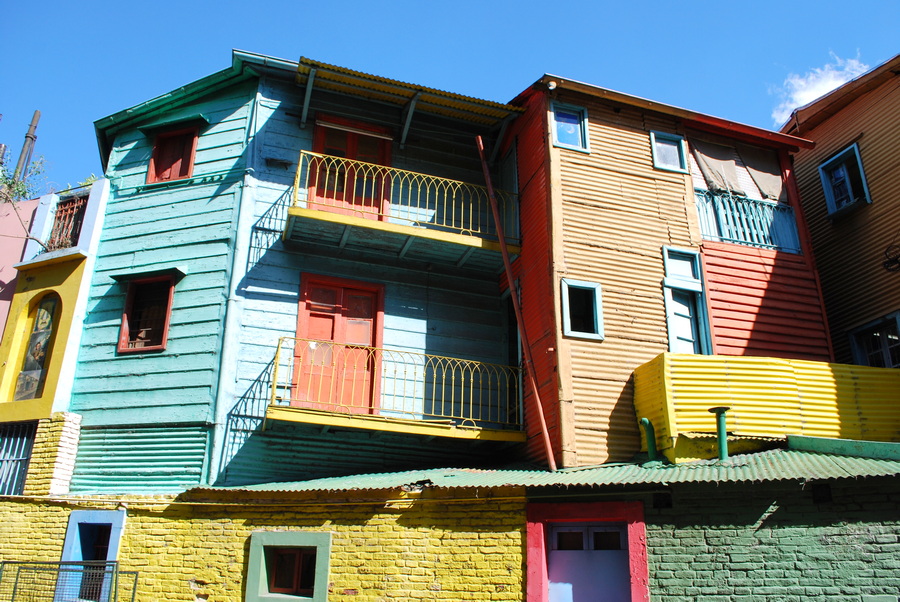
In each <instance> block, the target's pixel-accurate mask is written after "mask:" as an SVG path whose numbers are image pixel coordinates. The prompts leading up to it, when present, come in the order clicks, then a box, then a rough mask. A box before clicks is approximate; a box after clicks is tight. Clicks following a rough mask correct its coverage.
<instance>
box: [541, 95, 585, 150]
mask: <svg viewBox="0 0 900 602" xmlns="http://www.w3.org/2000/svg"><path fill="white" fill-rule="evenodd" d="M557 112H561V113H569V114H572V115H576V116H577V117H578V124H579V128H580V130H579V133H580V135H581V141H582V144H581V145H577V144H569V143H567V142H562V141H561V140H560V139H559V136H558V135H557V124H558V122H557V119H556V114H557ZM550 113H551V115H552V117H553V123H552V128H551V129H552V130H553V146H557V147H559V148H567V149H569V150H575V151H579V152H582V153H590V152H591V143H590V138H589V137H588V114H587V109H585V108H584V107H579V106H575V105H569V104H564V103H561V102H552V103H550Z"/></svg>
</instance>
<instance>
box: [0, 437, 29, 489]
mask: <svg viewBox="0 0 900 602" xmlns="http://www.w3.org/2000/svg"><path fill="white" fill-rule="evenodd" d="M37 425H38V423H37V422H10V423H7V424H3V425H0V495H22V492H23V491H25V477H26V475H27V474H28V463H29V462H30V461H31V450H32V448H33V447H34V436H35V434H36V433H37Z"/></svg>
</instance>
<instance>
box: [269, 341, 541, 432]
mask: <svg viewBox="0 0 900 602" xmlns="http://www.w3.org/2000/svg"><path fill="white" fill-rule="evenodd" d="M519 387H520V373H519V369H518V368H517V367H514V366H502V365H498V364H490V363H485V362H478V361H473V360H467V359H460V358H452V357H443V356H439V355H430V354H425V353H414V352H410V351H403V350H399V349H387V348H377V347H365V346H359V345H345V344H339V343H333V342H329V341H316V340H311V339H294V338H282V339H280V340H279V342H278V348H277V350H276V354H275V361H274V368H273V374H272V387H271V397H270V400H269V407H268V409H267V411H266V418H267V419H272V420H284V421H290V422H302V423H307V424H315V425H319V426H322V427H324V428H330V427H343V428H355V429H369V430H377V431H388V432H395V433H406V434H418V435H425V436H430V437H453V438H460V439H479V440H492V441H512V442H519V441H524V440H525V433H524V432H522V430H521V425H522V410H521V407H520V395H519V390H520V389H519Z"/></svg>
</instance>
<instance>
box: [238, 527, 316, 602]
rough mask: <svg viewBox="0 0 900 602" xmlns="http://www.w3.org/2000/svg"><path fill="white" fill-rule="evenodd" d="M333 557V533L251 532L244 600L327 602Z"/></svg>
mask: <svg viewBox="0 0 900 602" xmlns="http://www.w3.org/2000/svg"><path fill="white" fill-rule="evenodd" d="M330 555H331V534H330V533H314V532H309V531H256V532H254V533H252V534H251V535H250V556H249V560H248V564H247V582H246V583H247V590H246V592H245V597H244V600H246V602H266V601H270V602H272V601H275V600H281V601H284V602H289V601H291V600H297V601H300V600H307V601H312V602H324V601H325V600H327V599H328V569H329V557H330Z"/></svg>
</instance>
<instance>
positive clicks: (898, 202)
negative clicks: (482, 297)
mask: <svg viewBox="0 0 900 602" xmlns="http://www.w3.org/2000/svg"><path fill="white" fill-rule="evenodd" d="M898 115H900V77H896V76H895V77H894V78H892V79H891V80H889V81H888V82H886V83H885V84H883V85H882V86H880V87H878V88H876V89H874V90H872V91H870V92H868V93H867V94H864V95H862V96H860V97H859V98H857V99H856V100H854V101H853V102H852V103H851V104H849V105H848V106H846V107H845V108H844V109H842V110H841V111H840V112H839V113H837V114H836V115H834V116H832V117H831V118H830V119H828V120H827V121H825V122H823V123H822V124H820V125H819V126H818V127H816V128H815V129H813V130H811V131H802V132H801V135H802V136H803V137H805V138H809V139H811V140H814V141H815V142H816V147H815V148H813V149H811V150H801V151H800V152H798V153H797V154H796V156H795V158H794V164H795V169H796V173H797V182H798V186H799V188H800V196H801V199H802V204H803V209H804V212H805V214H806V217H807V221H808V223H809V229H810V233H811V236H812V242H813V249H814V251H815V255H816V263H817V265H818V269H819V274H820V277H821V279H822V290H823V295H824V297H825V307H826V310H827V312H828V319H829V324H830V327H831V335H832V342H833V345H834V350H835V358H836V359H837V361H839V362H845V363H849V362H852V361H853V358H852V354H851V350H850V335H849V332H850V331H851V330H852V329H854V328H856V327H859V326H862V325H864V324H866V323H867V322H871V321H873V320H876V319H878V318H881V317H883V316H885V315H886V314H888V313H891V312H894V311H897V310H900V274H898V273H896V272H894V273H891V272H887V271H885V270H884V268H883V267H882V262H883V261H884V251H885V248H886V247H887V246H888V245H889V244H892V243H893V244H896V243H898V242H900V175H898V163H897V157H898V152H897V140H898V139H900V119H898V118H897V116H898ZM853 142H856V143H857V144H858V146H859V151H860V155H861V157H862V163H863V169H864V170H865V175H866V179H867V180H868V184H869V193H870V195H871V197H872V204H871V205H867V206H863V207H860V208H859V209H858V210H856V211H853V212H851V213H848V214H844V215H841V216H839V217H837V218H835V219H833V220H832V219H830V218H829V217H828V215H827V208H826V204H825V195H824V192H823V191H822V183H821V180H820V178H819V172H818V166H819V165H820V164H821V163H822V162H823V161H825V160H827V159H828V158H830V157H831V156H833V155H834V154H835V153H836V152H838V151H840V150H842V149H844V148H846V147H847V146H849V145H850V144H852V143H853Z"/></svg>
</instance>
